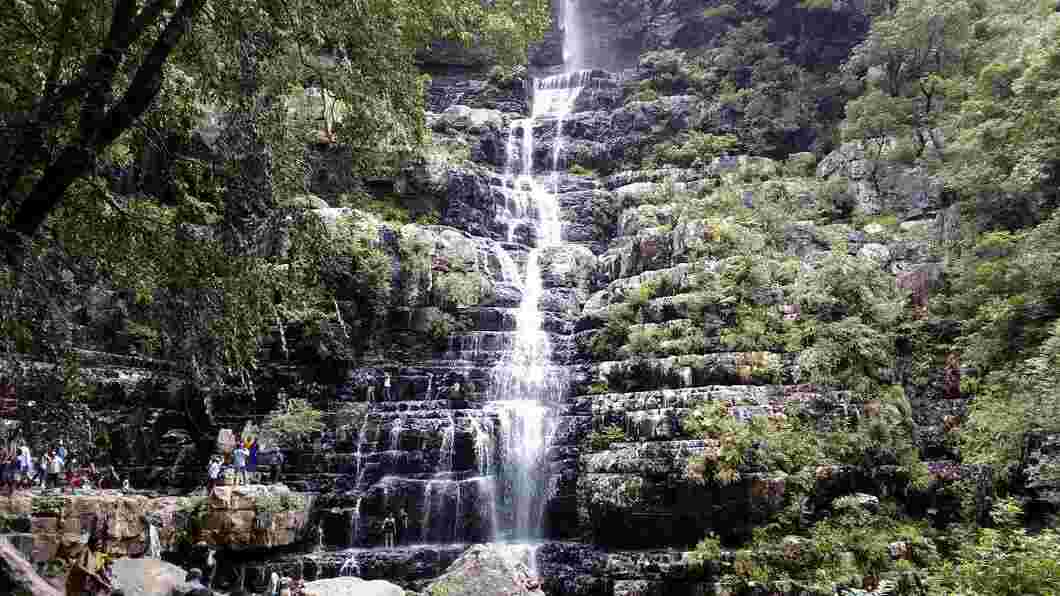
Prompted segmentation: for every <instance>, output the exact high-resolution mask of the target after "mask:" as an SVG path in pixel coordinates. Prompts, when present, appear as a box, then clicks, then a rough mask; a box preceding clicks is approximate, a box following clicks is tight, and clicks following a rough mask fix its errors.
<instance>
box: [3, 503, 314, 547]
mask: <svg viewBox="0 0 1060 596" xmlns="http://www.w3.org/2000/svg"><path fill="white" fill-rule="evenodd" d="M312 503H313V498H312V497H310V496H306V495H298V494H294V493H291V492H290V491H289V490H287V489H286V488H284V487H282V486H274V487H265V486H254V485H251V486H242V487H218V488H216V489H215V490H214V492H213V493H212V494H211V495H210V496H209V497H208V498H207V497H147V496H122V495H120V494H114V493H108V494H98V495H67V496H61V495H56V496H35V497H20V496H15V497H12V498H5V499H3V500H0V517H2V518H3V519H4V522H5V526H6V527H5V528H4V532H11V533H12V535H14V536H16V537H19V536H20V537H22V538H27V539H29V542H28V544H25V545H22V541H21V539H17V540H16V542H17V543H18V544H19V545H22V546H26V547H29V546H30V545H31V550H30V551H29V558H30V559H31V560H32V561H33V562H36V563H44V562H47V561H49V560H51V559H54V558H55V557H56V555H57V554H59V553H60V551H62V549H64V548H68V547H70V546H72V545H73V544H75V543H77V542H78V541H79V540H81V538H82V534H83V533H85V532H88V531H90V529H92V528H94V527H96V524H97V523H101V522H102V521H103V520H106V522H107V535H106V543H107V552H108V553H109V554H111V555H112V556H114V557H139V556H144V555H148V554H151V551H152V549H157V550H156V552H155V554H159V553H161V552H163V551H175V550H177V549H178V548H180V547H181V546H182V545H192V544H200V543H201V544H202V545H204V546H206V547H208V548H213V549H220V550H230V551H238V550H255V549H258V550H260V549H269V548H282V547H285V546H289V545H292V544H296V543H298V542H300V541H301V539H302V533H303V530H304V529H305V527H306V520H307V518H308V516H309V512H310V510H311V509H312ZM27 550H29V549H27Z"/></svg>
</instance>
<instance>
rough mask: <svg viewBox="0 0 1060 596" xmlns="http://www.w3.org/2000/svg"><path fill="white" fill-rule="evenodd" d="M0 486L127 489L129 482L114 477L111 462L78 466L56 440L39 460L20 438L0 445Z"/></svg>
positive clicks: (14, 488)
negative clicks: (102, 464) (103, 464)
mask: <svg viewBox="0 0 1060 596" xmlns="http://www.w3.org/2000/svg"><path fill="white" fill-rule="evenodd" d="M0 485H2V486H3V487H4V488H6V489H7V493H8V494H9V495H10V494H13V493H14V491H15V490H16V489H32V488H34V487H40V488H44V489H54V488H59V489H62V490H64V491H65V490H66V489H67V488H69V489H71V490H73V489H78V488H102V489H111V488H119V487H120V488H123V489H125V490H128V489H129V481H128V480H125V481H124V482H123V481H122V480H121V478H120V477H119V476H118V473H117V471H116V470H115V469H114V466H113V465H110V466H107V467H106V468H105V469H104V470H102V471H101V470H99V469H97V468H96V464H95V462H89V464H88V465H87V466H83V467H82V466H79V465H78V463H77V460H76V459H75V458H73V457H71V455H70V453H69V452H68V450H67V449H66V445H65V444H64V442H63V441H62V440H61V439H60V440H59V443H58V445H57V446H56V447H55V448H53V449H50V450H48V452H46V453H45V454H44V455H43V456H41V457H40V458H39V459H35V458H34V457H33V452H32V451H31V450H30V448H29V446H28V444H27V443H26V442H24V441H19V442H15V443H13V444H11V445H9V446H7V447H3V448H0Z"/></svg>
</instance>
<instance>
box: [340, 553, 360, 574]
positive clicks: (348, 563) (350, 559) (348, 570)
mask: <svg viewBox="0 0 1060 596" xmlns="http://www.w3.org/2000/svg"><path fill="white" fill-rule="evenodd" d="M339 576H340V577H360V576H361V566H360V564H358V563H357V553H356V552H355V551H350V554H349V556H347V557H346V560H345V561H343V562H342V567H339Z"/></svg>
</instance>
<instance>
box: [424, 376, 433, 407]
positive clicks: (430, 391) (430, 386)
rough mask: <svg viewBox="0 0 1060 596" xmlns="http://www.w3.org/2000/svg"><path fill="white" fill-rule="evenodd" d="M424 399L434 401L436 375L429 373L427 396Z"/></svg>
mask: <svg viewBox="0 0 1060 596" xmlns="http://www.w3.org/2000/svg"><path fill="white" fill-rule="evenodd" d="M424 399H426V400H427V401H431V400H432V399H434V373H430V372H429V373H427V396H426V397H425V398H424Z"/></svg>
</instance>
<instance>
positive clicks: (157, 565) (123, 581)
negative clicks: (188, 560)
mask: <svg viewBox="0 0 1060 596" xmlns="http://www.w3.org/2000/svg"><path fill="white" fill-rule="evenodd" d="M111 573H112V577H113V584H114V587H115V588H121V589H122V590H124V591H125V596H169V595H170V594H171V593H172V591H173V588H175V587H177V586H179V585H181V584H183V583H184V577H185V576H186V575H187V573H186V572H185V571H184V570H183V569H181V568H180V567H177V566H176V565H173V564H170V563H166V562H165V561H161V560H159V559H130V558H123V559H118V560H117V561H114V564H113V565H112V566H111Z"/></svg>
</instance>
